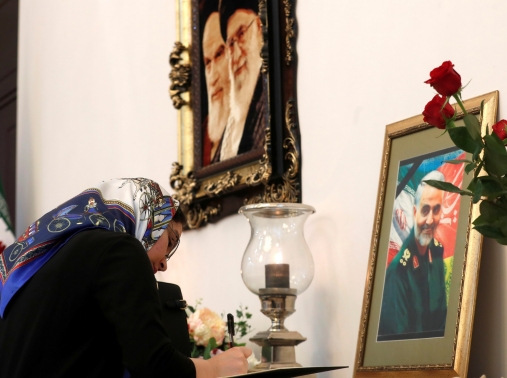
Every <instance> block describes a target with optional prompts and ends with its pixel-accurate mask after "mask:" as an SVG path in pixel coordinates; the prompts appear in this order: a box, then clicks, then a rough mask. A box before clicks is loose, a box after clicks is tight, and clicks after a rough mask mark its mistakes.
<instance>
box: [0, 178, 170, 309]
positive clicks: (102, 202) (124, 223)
mask: <svg viewBox="0 0 507 378" xmlns="http://www.w3.org/2000/svg"><path fill="white" fill-rule="evenodd" d="M178 206H179V203H178V201H177V200H175V199H173V198H171V196H170V195H169V194H168V193H167V192H166V191H165V190H164V189H163V188H161V187H160V186H159V185H158V184H157V183H156V182H154V181H152V180H149V179H145V178H126V179H113V180H109V181H103V182H101V183H100V184H99V185H96V186H94V187H92V188H89V189H86V190H85V191H83V192H82V193H80V194H78V195H77V196H75V197H74V198H72V199H70V200H69V201H67V202H64V203H63V204H61V205H60V206H58V207H57V208H55V209H54V210H52V211H50V212H48V213H46V214H45V215H43V216H42V217H41V218H39V219H38V220H36V221H35V222H33V223H32V224H31V225H30V226H29V227H28V228H27V229H26V231H25V232H24V233H23V235H21V236H20V237H19V238H18V239H17V240H16V241H15V242H14V243H13V244H11V245H10V246H9V247H7V248H6V249H5V250H4V251H3V252H1V253H0V316H1V317H3V316H4V312H5V308H6V307H7V304H8V303H9V301H10V300H11V299H12V297H13V296H14V295H15V294H16V292H17V291H18V290H19V289H20V288H21V287H22V286H23V285H24V284H25V283H26V282H27V281H28V280H29V279H30V278H31V277H32V276H33V275H34V274H35V273H36V272H37V271H38V270H39V269H40V268H41V267H42V266H43V265H44V264H45V263H46V262H47V261H48V260H49V259H50V258H51V257H52V256H53V255H54V254H55V253H56V252H58V250H59V249H60V248H62V247H63V246H64V245H65V243H67V242H68V241H69V239H70V238H72V237H73V236H74V235H75V234H76V233H78V232H80V231H83V230H87V229H92V228H103V229H106V230H111V231H114V232H124V233H127V234H130V235H132V236H134V237H135V238H136V239H137V240H139V241H140V242H141V243H142V245H143V247H144V249H145V250H146V251H148V250H149V249H150V248H151V247H152V246H153V245H154V244H155V242H156V241H157V240H158V238H159V237H160V235H162V233H163V232H164V230H165V229H166V228H167V225H168V224H169V222H170V221H171V220H172V218H173V216H174V214H175V213H176V211H177V210H178Z"/></svg>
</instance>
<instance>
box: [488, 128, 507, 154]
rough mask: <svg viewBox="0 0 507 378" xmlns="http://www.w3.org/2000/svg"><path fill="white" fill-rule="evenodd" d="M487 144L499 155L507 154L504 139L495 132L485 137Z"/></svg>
mask: <svg viewBox="0 0 507 378" xmlns="http://www.w3.org/2000/svg"><path fill="white" fill-rule="evenodd" d="M484 142H485V146H486V147H487V148H488V149H489V150H490V151H492V152H495V153H497V154H499V155H504V156H507V151H506V150H505V146H504V144H503V142H502V140H501V139H500V138H499V137H498V136H497V135H496V134H495V133H493V134H491V135H486V136H485V137H484Z"/></svg>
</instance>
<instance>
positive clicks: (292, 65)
mask: <svg viewBox="0 0 507 378" xmlns="http://www.w3.org/2000/svg"><path fill="white" fill-rule="evenodd" d="M176 4H177V35H178V37H179V41H178V42H176V44H175V47H174V49H173V51H172V53H171V54H170V58H169V63H170V65H171V72H170V74H169V77H170V79H171V86H170V90H169V92H170V96H171V99H172V102H173V105H174V106H175V107H176V109H178V129H179V136H178V140H179V146H178V147H179V161H178V162H175V163H173V168H172V172H171V177H170V183H171V186H172V188H173V189H174V190H175V197H176V198H177V199H178V200H179V201H180V202H181V208H182V210H183V211H184V213H185V215H186V217H187V221H188V227H189V228H191V229H192V228H199V227H202V226H204V225H206V224H207V223H208V222H216V221H218V220H220V219H222V218H223V217H225V216H227V215H230V214H233V213H236V212H237V210H238V209H239V208H240V207H241V206H243V205H245V204H250V203H260V202H301V150H300V133H299V126H298V117H297V98H296V64H297V62H296V60H297V59H296V51H295V37H296V22H295V16H294V5H295V0H275V1H266V0H177V1H176ZM217 7H218V8H217ZM238 9H239V10H238ZM235 12H236V13H235ZM238 14H241V16H242V17H243V19H241V20H244V24H241V25H240V24H238V23H237V22H236V20H234V21H232V20H233V17H234V16H236V15H238ZM238 19H240V18H239V17H238ZM238 25H240V26H238ZM216 41H220V43H218V42H216ZM258 41H260V43H258ZM217 46H218V47H217ZM242 47H243V49H241V48H242ZM249 48H250V49H254V53H249V52H248V51H249V50H248V49H249ZM255 49H257V50H255ZM255 51H256V52H255ZM235 54H236V55H235ZM241 54H243V55H241ZM236 57H240V58H238V59H239V60H235V59H236ZM241 59H245V60H241ZM224 61H226V64H227V67H228V71H227V72H228V74H229V76H228V77H229V81H228V83H227V84H225V82H226V79H225V78H226V74H225V73H224V74H222V75H220V72H226V71H224V70H222V71H219V69H220V65H221V64H222V63H223V62H224ZM238 61H240V62H241V63H237V62H238ZM244 61H246V62H247V64H246V65H245V66H246V67H249V66H248V64H249V62H254V63H255V64H251V65H250V69H251V72H250V73H248V70H247V73H246V74H244V76H245V77H246V79H244V81H245V82H253V81H252V80H250V81H248V80H249V79H248V77H249V76H248V75H250V77H253V76H252V75H255V77H256V78H257V79H256V80H257V81H256V83H257V84H256V85H255V89H252V91H253V95H250V94H248V95H247V96H246V97H245V96H244V93H247V92H246V91H245V92H242V89H241V88H245V87H246V86H247V85H246V84H245V85H244V86H241V85H240V84H238V83H241V82H240V79H238V77H239V75H241V74H242V73H243V72H244V71H245V69H244V66H240V64H242V62H244ZM235 64H236V66H235ZM252 66H253V67H255V68H253V69H252V68H251V67H252ZM217 67H218V68H217ZM222 67H223V66H222ZM238 67H239V68H238ZM257 67H258V68H257ZM257 70H258V71H257ZM216 72H219V74H216ZM238 72H241V73H238ZM257 75H258V76H257ZM217 78H218V79H217ZM217 82H219V83H222V85H221V86H220V88H219V84H216V83H217ZM217 88H218V89H217ZM227 88H230V89H227ZM224 93H226V94H227V93H229V94H230V95H229V97H230V98H229V99H224V96H225V95H224ZM248 93H250V92H248ZM261 93H262V95H261ZM248 96H250V97H248ZM243 97H245V98H246V99H247V100H246V101H244V100H242V99H243ZM217 98H218V99H220V100H216V99H217ZM220 101H222V102H221V103H220ZM248 103H249V104H250V105H249V107H246V106H244V104H247V105H248ZM224 104H226V105H224ZM254 105H255V106H254ZM228 106H229V107H228ZM217 109H218V110H217ZM224 109H229V110H228V111H225V110H224ZM238 109H239V110H238ZM241 109H243V110H241ZM242 111H243V112H244V114H245V116H243V118H242V116H241V112H242ZM224 114H226V115H228V116H224ZM245 118H246V121H244V119H245ZM223 119H226V120H227V121H226V122H225V121H223ZM250 119H255V120H256V121H252V122H251V123H249V122H250V121H249V120H250ZM238 125H239V128H237V127H238ZM249 125H250V126H249ZM241 128H242V129H241ZM217 130H219V131H217ZM222 130H224V131H222ZM234 130H243V131H242V134H234V133H235V132H237V131H234ZM248 130H250V131H248ZM247 131H248V132H251V135H250V134H249V136H247V134H246V133H247ZM237 133H239V132H237ZM231 135H232V136H231ZM234 135H240V136H241V135H242V137H241V138H240V139H238V137H236V139H234V137H233V136H234ZM248 138H250V139H248ZM240 140H241V142H240ZM245 140H247V143H245V144H244V142H245ZM231 141H232V142H231ZM248 141H249V142H248ZM238 143H239V147H236V145H237V144H238ZM230 146H232V147H230ZM210 151H211V152H210Z"/></svg>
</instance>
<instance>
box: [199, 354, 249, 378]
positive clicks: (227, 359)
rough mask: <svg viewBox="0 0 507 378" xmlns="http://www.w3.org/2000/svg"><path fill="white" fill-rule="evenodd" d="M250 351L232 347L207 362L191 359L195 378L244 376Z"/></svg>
mask: <svg viewBox="0 0 507 378" xmlns="http://www.w3.org/2000/svg"><path fill="white" fill-rule="evenodd" d="M251 354H252V350H251V349H249V348H245V347H234V348H231V349H228V350H227V351H225V352H224V353H220V354H218V355H216V356H215V357H213V358H210V359H209V360H203V359H200V358H192V362H193V363H194V365H195V371H196V377H197V378H217V377H227V376H229V375H238V374H245V373H246V372H247V371H248V361H247V360H246V359H247V358H248V357H249V356H250V355H251Z"/></svg>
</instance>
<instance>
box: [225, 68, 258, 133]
mask: <svg viewBox="0 0 507 378" xmlns="http://www.w3.org/2000/svg"><path fill="white" fill-rule="evenodd" d="M231 77H232V79H231V106H230V108H231V117H232V118H234V119H235V120H236V122H239V123H243V124H244V123H245V120H246V116H247V114H248V109H249V108H250V103H251V102H252V97H253V93H254V91H255V86H256V85H257V80H258V78H259V70H258V69H257V70H255V69H254V70H251V71H250V70H249V71H246V72H245V75H244V77H242V78H241V81H240V82H238V79H237V78H234V76H233V75H232V73H231Z"/></svg>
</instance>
